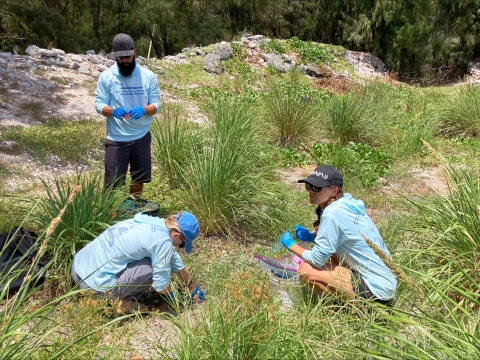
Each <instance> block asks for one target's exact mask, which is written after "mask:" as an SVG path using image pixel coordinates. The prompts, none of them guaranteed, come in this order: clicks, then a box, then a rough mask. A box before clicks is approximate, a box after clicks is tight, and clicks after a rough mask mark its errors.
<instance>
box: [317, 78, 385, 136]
mask: <svg viewBox="0 0 480 360" xmlns="http://www.w3.org/2000/svg"><path fill="white" fill-rule="evenodd" d="M389 92H390V89H389V88H388V86H386V85H383V84H379V83H377V82H373V83H371V84H368V85H367V86H365V87H363V88H362V89H360V90H358V91H356V92H352V93H348V94H346V95H332V96H331V97H330V99H328V100H326V101H324V102H323V105H322V107H321V110H320V121H321V127H322V128H323V129H325V130H326V131H327V133H328V134H329V135H330V138H331V139H333V140H334V141H335V142H337V143H338V144H340V145H345V144H348V143H349V142H363V143H366V144H368V145H379V144H382V143H383V142H384V140H385V139H386V137H387V135H388V131H387V129H388V124H389V122H390V121H391V119H390V118H389V114H390V110H391V106H392V104H391V100H390V98H391V96H390V94H389Z"/></svg>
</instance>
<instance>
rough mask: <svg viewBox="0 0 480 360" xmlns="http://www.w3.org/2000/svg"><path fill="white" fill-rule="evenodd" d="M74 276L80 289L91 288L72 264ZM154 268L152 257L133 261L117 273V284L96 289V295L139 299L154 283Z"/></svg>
mask: <svg viewBox="0 0 480 360" xmlns="http://www.w3.org/2000/svg"><path fill="white" fill-rule="evenodd" d="M72 278H73V281H74V282H75V284H77V285H78V287H79V288H80V289H90V287H89V286H88V285H87V284H86V283H85V282H83V280H82V279H81V278H80V277H79V276H78V275H77V273H76V272H75V269H74V268H73V266H72ZM152 281H153V269H152V259H150V258H148V257H147V258H143V259H142V260H137V261H132V262H131V263H129V264H128V265H127V267H126V268H125V269H124V270H122V271H121V272H120V273H119V274H118V275H117V281H116V286H115V287H114V288H112V289H109V290H107V291H104V292H101V291H95V290H93V289H92V290H93V291H94V293H95V295H108V296H110V297H113V298H118V299H138V298H140V296H142V294H143V293H144V292H145V291H147V290H148V289H149V288H150V286H151V285H152Z"/></svg>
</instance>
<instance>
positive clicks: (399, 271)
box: [359, 231, 425, 300]
mask: <svg viewBox="0 0 480 360" xmlns="http://www.w3.org/2000/svg"><path fill="white" fill-rule="evenodd" d="M359 233H360V235H362V237H363V238H364V239H365V241H366V242H367V244H368V245H369V246H370V247H371V248H372V250H373V251H374V252H375V254H377V255H378V257H379V258H380V259H382V261H383V262H384V263H385V265H387V267H388V268H389V269H390V270H391V271H392V273H393V274H394V275H395V276H396V277H397V279H399V280H401V281H403V282H404V283H405V285H407V287H408V288H409V289H410V290H412V291H413V293H414V294H415V295H417V296H418V298H419V299H420V300H424V299H425V295H424V294H423V291H422V289H420V287H419V286H418V285H417V284H416V283H415V282H414V281H413V280H411V279H410V278H409V277H408V276H407V274H405V273H404V272H403V270H402V269H401V268H400V267H399V266H398V265H397V264H395V263H394V262H393V260H392V259H390V258H389V257H388V256H387V255H385V253H384V252H383V251H382V250H380V249H379V248H378V246H377V245H375V244H374V243H373V242H372V241H371V240H370V239H369V238H368V237H366V236H365V235H363V234H362V233H361V232H360V231H359Z"/></svg>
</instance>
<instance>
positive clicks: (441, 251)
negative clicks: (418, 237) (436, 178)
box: [411, 163, 480, 286]
mask: <svg viewBox="0 0 480 360" xmlns="http://www.w3.org/2000/svg"><path fill="white" fill-rule="evenodd" d="M444 165H445V172H446V177H447V181H448V192H447V193H446V194H441V193H438V194H435V195H434V196H433V197H432V198H430V199H423V200H411V201H412V203H413V205H415V206H416V207H417V208H418V209H419V211H420V214H421V216H422V219H423V221H422V225H423V226H426V227H427V229H428V230H429V232H430V234H431V236H432V237H434V238H435V240H436V241H435V243H434V244H431V245H430V246H429V247H428V250H426V252H427V253H428V254H429V255H431V256H434V257H435V263H434V265H433V266H432V268H431V269H430V270H429V272H430V274H432V275H435V276H439V277H441V278H442V279H445V280H447V279H448V280H449V281H450V282H449V283H450V284H451V285H455V286H463V285H464V284H465V282H468V281H469V280H468V278H464V279H461V277H462V276H463V273H464V272H470V271H472V272H476V270H475V269H477V267H478V259H477V255H476V254H477V253H478V251H479V248H480V236H479V234H478V231H477V230H476V229H477V226H479V225H480V200H479V199H480V194H479V191H480V190H479V189H480V187H479V181H478V172H477V171H474V170H470V169H463V168H461V167H459V166H454V165H449V164H448V163H444Z"/></svg>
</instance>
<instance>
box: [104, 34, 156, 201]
mask: <svg viewBox="0 0 480 360" xmlns="http://www.w3.org/2000/svg"><path fill="white" fill-rule="evenodd" d="M112 46H113V53H112V55H113V56H114V57H115V60H116V62H117V63H116V64H114V65H113V66H112V67H110V68H109V69H107V70H105V71H104V72H102V73H101V74H100V77H99V78H98V84H97V89H96V91H95V109H96V110H97V112H98V113H99V114H102V115H104V116H106V117H107V136H106V139H105V188H110V187H117V186H121V185H124V184H125V177H126V174H127V170H128V165H130V175H131V177H132V182H131V185H130V194H132V195H133V196H135V197H137V198H139V197H141V195H142V191H143V184H144V183H149V182H150V181H151V177H152V176H151V172H152V170H151V167H152V159H151V149H150V143H151V136H150V123H151V122H152V119H153V115H155V114H156V113H157V112H158V110H159V109H160V90H159V88H158V82H157V78H156V76H155V74H154V73H153V72H151V71H150V70H148V69H146V68H145V67H142V66H140V65H139V64H138V63H137V62H136V60H135V56H136V54H137V51H136V49H135V45H134V43H133V39H132V38H131V37H130V36H129V35H127V34H118V35H116V36H115V37H114V38H113V42H112Z"/></svg>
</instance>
